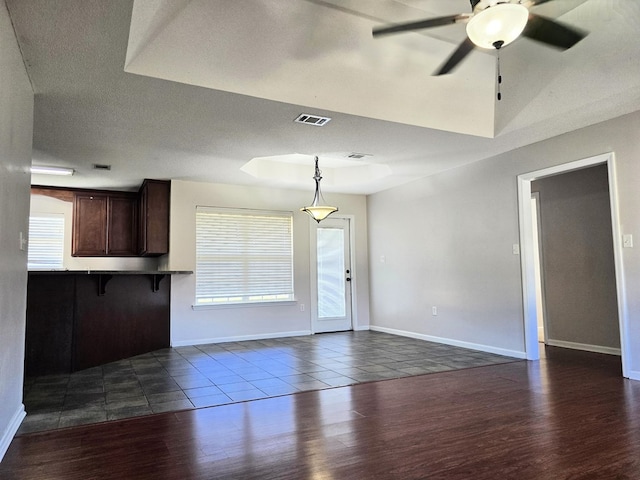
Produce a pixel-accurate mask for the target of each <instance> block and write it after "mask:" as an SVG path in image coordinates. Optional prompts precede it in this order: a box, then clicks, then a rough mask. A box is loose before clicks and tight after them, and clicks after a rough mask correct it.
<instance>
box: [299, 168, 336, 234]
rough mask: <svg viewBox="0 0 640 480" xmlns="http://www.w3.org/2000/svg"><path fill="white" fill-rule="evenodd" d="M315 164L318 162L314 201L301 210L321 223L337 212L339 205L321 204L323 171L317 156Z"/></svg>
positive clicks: (315, 175) (314, 177)
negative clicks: (319, 166)
mask: <svg viewBox="0 0 640 480" xmlns="http://www.w3.org/2000/svg"><path fill="white" fill-rule="evenodd" d="M315 164H316V169H315V174H314V176H313V179H314V180H315V182H316V191H315V193H314V195H313V202H311V205H310V206H308V207H302V208H301V209H300V211H301V212H306V213H308V214H309V216H310V217H311V218H313V219H314V220H315V221H316V222H318V223H320V221H322V220H324V219H325V218H327V217H328V216H329V215H331V214H332V213H333V212H337V211H338V207H332V206H329V205H321V203H320V200H322V201H323V203H324V198H323V197H322V193H321V192H320V180H322V176H321V175H322V172H321V171H320V169H319V168H318V157H317V156H316V157H315Z"/></svg>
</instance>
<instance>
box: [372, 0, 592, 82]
mask: <svg viewBox="0 0 640 480" xmlns="http://www.w3.org/2000/svg"><path fill="white" fill-rule="evenodd" d="M550 1H552V0H470V2H471V8H472V13H461V14H458V15H448V16H446V17H436V18H429V19H425V20H419V21H416V22H409V23H402V24H395V25H389V26H385V27H380V28H375V29H374V30H373V36H374V37H378V36H381V35H387V34H390V33H398V32H407V31H412V30H421V29H424V28H433V27H440V26H443V25H450V24H453V23H466V24H467V38H466V39H465V41H464V42H462V43H461V44H460V45H459V46H458V48H457V49H456V50H455V51H454V52H453V53H452V54H451V56H450V57H449V58H448V59H447V60H446V61H445V62H444V63H443V64H442V66H441V67H440V68H439V69H438V71H437V72H435V73H434V75H443V74H445V73H449V72H451V71H452V70H453V69H454V68H455V67H456V66H457V65H458V64H459V63H460V62H461V61H462V60H463V59H464V58H465V57H466V56H467V55H468V54H469V53H470V52H471V51H472V50H473V49H474V48H475V47H480V48H485V49H496V50H500V49H501V48H502V47H504V46H505V45H508V44H510V43H511V42H513V41H514V40H515V39H517V38H518V37H520V35H524V36H525V37H528V38H530V39H532V40H536V41H538V42H542V43H545V44H547V45H551V46H553V47H556V48H559V49H562V50H566V49H568V48H571V47H573V46H574V45H575V44H576V43H578V42H579V41H580V40H582V39H583V38H584V37H585V36H586V33H584V32H582V31H580V30H577V29H575V28H572V27H569V26H566V25H563V24H561V23H559V22H557V21H555V20H551V19H549V18H546V17H542V16H540V15H536V14H534V13H531V12H530V11H529V9H530V8H531V7H535V6H537V5H541V4H543V3H547V2H550Z"/></svg>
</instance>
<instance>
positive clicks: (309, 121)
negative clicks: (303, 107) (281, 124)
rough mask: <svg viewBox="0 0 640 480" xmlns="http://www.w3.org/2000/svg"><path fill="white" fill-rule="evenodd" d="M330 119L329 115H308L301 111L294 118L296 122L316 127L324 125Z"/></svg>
mask: <svg viewBox="0 0 640 480" xmlns="http://www.w3.org/2000/svg"><path fill="white" fill-rule="evenodd" d="M329 120H331V119H330V118H329V117H320V116H318V115H310V114H308V113H302V114H300V115H298V118H296V119H295V120H294V122H296V123H304V124H306V125H314V126H316V127H324V126H325V125H326V124H327V123H329Z"/></svg>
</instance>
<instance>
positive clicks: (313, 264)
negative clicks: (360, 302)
mask: <svg viewBox="0 0 640 480" xmlns="http://www.w3.org/2000/svg"><path fill="white" fill-rule="evenodd" d="M330 218H334V219H336V220H347V221H348V222H349V239H348V242H349V267H350V268H349V270H350V271H351V274H350V275H351V281H350V282H349V284H350V285H351V305H350V306H349V308H351V330H352V331H354V330H356V323H357V318H358V317H357V308H356V305H357V302H356V301H355V298H356V292H357V282H358V274H357V272H356V267H355V265H356V262H355V260H354V257H355V237H354V221H355V216H354V215H332V216H331V217H330ZM321 226H322V225H321V224H320V223H317V222H313V221H310V222H309V255H310V258H309V272H310V274H311V278H310V279H309V286H310V292H309V293H310V295H309V298H310V308H311V311H310V312H309V313H310V319H311V326H310V327H311V328H310V331H311V333H312V334H315V333H317V332H316V325H317V323H318V264H317V261H318V258H317V257H318V252H317V248H316V246H317V240H318V235H317V231H318V227H321Z"/></svg>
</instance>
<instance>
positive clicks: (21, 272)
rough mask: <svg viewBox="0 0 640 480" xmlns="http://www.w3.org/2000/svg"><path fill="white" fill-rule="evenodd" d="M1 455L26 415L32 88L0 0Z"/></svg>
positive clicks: (6, 13)
mask: <svg viewBox="0 0 640 480" xmlns="http://www.w3.org/2000/svg"><path fill="white" fill-rule="evenodd" d="M0 45H1V46H2V48H0V460H1V459H2V457H3V456H4V454H5V453H6V450H7V448H8V447H9V443H10V442H11V440H12V439H13V436H14V434H15V432H16V431H17V429H18V427H19V426H20V423H21V422H22V419H23V418H24V415H25V413H24V406H23V404H22V382H23V375H24V367H23V364H24V339H25V337H24V332H25V311H26V308H27V304H26V297H27V252H26V250H25V251H21V250H20V248H19V246H20V242H19V238H20V232H23V234H24V235H25V236H26V234H27V230H28V226H29V184H30V180H31V177H30V173H29V167H30V165H31V137H32V126H33V91H32V89H31V84H30V82H29V78H28V77H27V73H26V71H25V68H24V64H23V63H22V57H21V55H20V50H19V49H18V45H17V42H16V39H15V36H14V33H13V27H12V25H11V20H10V18H9V14H8V12H7V9H6V6H5V3H4V2H0Z"/></svg>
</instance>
